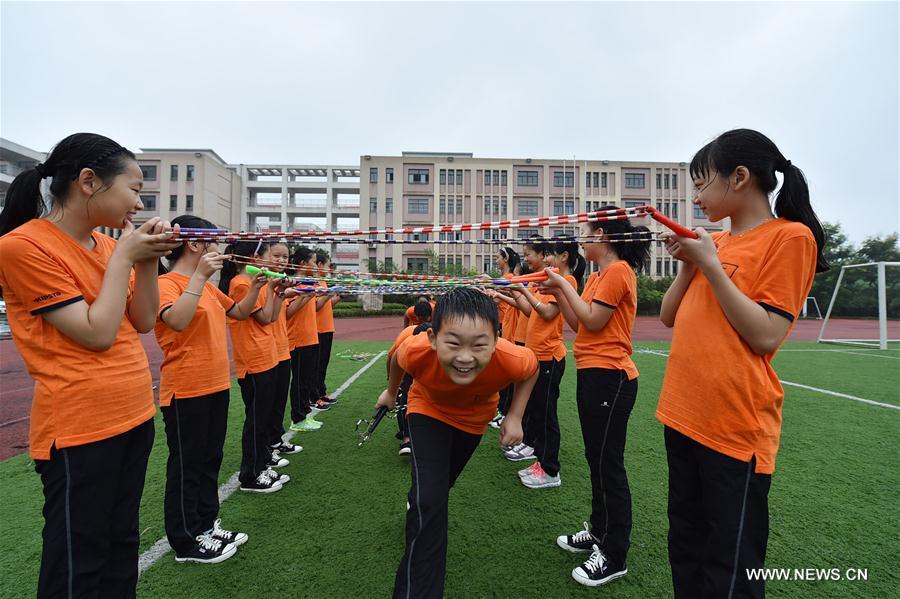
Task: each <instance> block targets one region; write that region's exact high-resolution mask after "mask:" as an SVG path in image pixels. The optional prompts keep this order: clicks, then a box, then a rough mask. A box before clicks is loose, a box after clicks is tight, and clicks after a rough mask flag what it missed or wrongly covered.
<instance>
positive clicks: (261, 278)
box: [250, 275, 269, 289]
mask: <svg viewBox="0 0 900 599" xmlns="http://www.w3.org/2000/svg"><path fill="white" fill-rule="evenodd" d="M268 282H269V277H267V276H266V275H256V278H255V279H253V282H252V283H250V285H252V286H253V287H255V288H256V289H262V288H263V287H265V286H266V283H268Z"/></svg>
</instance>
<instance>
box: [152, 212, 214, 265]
mask: <svg viewBox="0 0 900 599" xmlns="http://www.w3.org/2000/svg"><path fill="white" fill-rule="evenodd" d="M175 225H180V226H181V227H182V228H184V229H216V228H217V227H216V225H214V224H212V223H211V222H209V221H208V220H206V219H205V218H200V217H199V216H194V215H192V214H182V215H181V216H176V217H175V218H173V219H172V226H173V227H174V226H175ZM187 243H188V242H187V241H185V242H183V243H182V244H181V245H179V246H178V247H177V248H175V249H174V250H172V252H171V253H170V254H169V255H168V256H166V262H168V263H169V268H172V267H173V266H175V263H176V262H178V259H179V258H181V256H182V254H184V247H185V246H186V245H187ZM167 272H169V269H168V268H166V267H165V266H164V265H163V261H162V258H160V259H159V274H161V275H164V274H166V273H167Z"/></svg>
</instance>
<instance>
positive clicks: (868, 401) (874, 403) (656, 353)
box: [637, 348, 900, 410]
mask: <svg viewBox="0 0 900 599" xmlns="http://www.w3.org/2000/svg"><path fill="white" fill-rule="evenodd" d="M637 351H638V352H639V353H642V354H652V355H654V356H662V357H664V358H668V357H669V354H668V353H666V352H661V351H655V350H652V349H640V348H639V349H638V350H637ZM779 381H780V382H781V384H782V385H788V386H790V387H798V388H800V389H806V390H807V391H815V392H817V393H821V394H823V395H831V396H832V397H842V398H844V399H852V400H853V401H858V402H862V403H865V404H869V405H872V406H878V407H880V408H888V409H891V410H900V406H898V405H894V404H889V403H882V402H880V401H873V400H871V399H865V398H863V397H856V396H855V395H848V394H846V393H838V392H837V391H831V390H829V389H821V388H819V387H810V386H809V385H801V384H800V383H792V382H790V381H785V380H781V379H779Z"/></svg>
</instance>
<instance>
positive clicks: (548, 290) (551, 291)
mask: <svg viewBox="0 0 900 599" xmlns="http://www.w3.org/2000/svg"><path fill="white" fill-rule="evenodd" d="M537 290H538V293H543V294H545V295H552V296H553V297H555V298H559V296H561V295H562V294H563V291H562V289H560V288H559V287H547V286H546V285H544V284H542V285H540V286H539V287H538V288H537Z"/></svg>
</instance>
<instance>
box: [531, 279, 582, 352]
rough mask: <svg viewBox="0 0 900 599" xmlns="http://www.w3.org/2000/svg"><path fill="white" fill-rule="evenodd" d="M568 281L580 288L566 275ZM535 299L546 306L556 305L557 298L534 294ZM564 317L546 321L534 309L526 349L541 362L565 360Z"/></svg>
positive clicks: (560, 315) (558, 316) (560, 313)
mask: <svg viewBox="0 0 900 599" xmlns="http://www.w3.org/2000/svg"><path fill="white" fill-rule="evenodd" d="M565 278H566V281H568V282H569V284H570V285H571V286H572V287H575V288H576V289H577V288H578V282H577V281H576V280H575V277H573V276H572V275H566V277H565ZM534 297H536V298H537V299H538V300H540V301H541V302H543V303H545V304H555V303H556V298H555V297H553V296H552V295H548V294H544V293H537V292H535V293H534ZM563 319H564V317H563V315H562V312H559V313H558V314H557V315H556V316H555V317H554V318H552V319H550V320H544V319H543V318H542V317H541V315H540V314H538V311H537V310H534V309H532V310H531V314H530V315H529V316H528V319H527V324H526V329H525V347H527V348H528V349H530V350H531V351H533V352H534V355H536V356H537V359H538V360H539V361H541V362H548V361H550V360H563V359H565V357H566V346H565V345H563Z"/></svg>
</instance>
